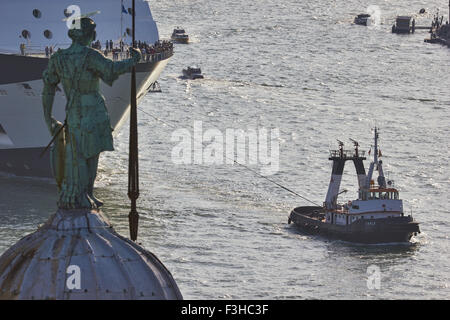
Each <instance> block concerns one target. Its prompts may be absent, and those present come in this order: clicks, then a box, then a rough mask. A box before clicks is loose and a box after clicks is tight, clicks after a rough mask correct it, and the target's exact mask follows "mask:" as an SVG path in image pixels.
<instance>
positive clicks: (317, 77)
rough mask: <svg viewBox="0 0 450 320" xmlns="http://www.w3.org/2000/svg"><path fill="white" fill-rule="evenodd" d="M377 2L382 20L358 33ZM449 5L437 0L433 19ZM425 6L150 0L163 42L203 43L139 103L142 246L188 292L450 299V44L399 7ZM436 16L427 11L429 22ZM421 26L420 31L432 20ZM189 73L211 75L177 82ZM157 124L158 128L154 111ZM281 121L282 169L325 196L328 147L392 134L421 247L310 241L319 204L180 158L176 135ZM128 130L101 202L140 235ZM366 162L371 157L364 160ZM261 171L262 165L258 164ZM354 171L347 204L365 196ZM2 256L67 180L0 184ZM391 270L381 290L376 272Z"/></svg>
mask: <svg viewBox="0 0 450 320" xmlns="http://www.w3.org/2000/svg"><path fill="white" fill-rule="evenodd" d="M369 5H378V6H379V9H380V10H381V14H380V16H381V23H380V24H378V25H375V26H371V27H362V26H355V25H351V22H352V21H353V18H354V16H355V15H357V14H358V13H363V12H365V11H366V8H368V7H369ZM445 6H446V3H445V1H442V0H432V1H429V2H428V3H427V7H426V8H427V11H429V12H434V9H435V8H437V7H440V8H441V12H447V11H446V10H447V9H446V7H445ZM422 7H423V4H422V3H421V2H420V1H406V0H399V1H393V0H389V1H362V0H361V1H355V0H351V1H346V2H343V1H323V0H320V1H314V2H310V3H299V2H297V1H293V0H291V1H278V2H277V1H266V0H261V1H251V2H242V1H228V0H225V1H217V0H211V1H203V0H197V1H180V0H178V1H152V12H153V16H154V18H155V20H156V21H157V23H158V26H159V29H160V34H161V37H162V38H168V37H169V36H170V34H171V32H172V30H173V28H174V27H175V26H177V25H181V26H182V27H184V28H185V29H186V31H187V32H188V33H189V35H190V36H191V38H192V43H191V44H189V45H175V52H176V53H175V56H174V57H173V58H172V60H171V61H170V63H169V65H168V66H167V68H166V69H165V71H164V72H163V75H162V76H161V78H160V83H161V87H162V89H163V93H162V94H148V95H147V96H146V97H145V99H144V101H143V102H142V103H141V105H140V109H141V110H140V111H139V114H138V116H139V128H140V129H139V130H140V141H139V143H140V146H141V148H140V169H141V196H140V198H139V211H140V213H141V225H140V234H139V236H140V241H141V242H142V244H143V245H144V246H145V247H146V248H147V249H149V250H150V251H152V252H154V253H155V254H156V255H157V256H158V257H159V258H160V259H161V260H162V261H163V262H164V264H165V265H166V266H167V267H168V268H169V270H170V271H171V272H172V274H173V276H174V278H175V279H176V281H177V283H178V285H179V287H180V289H181V291H182V293H183V295H184V297H185V298H187V299H230V298H234V299H305V298H308V299H309V298H318V299H329V298H337V299H380V298H387V299H404V298H407V299H408V298H410V299H419V298H425V299H435V298H447V299H448V298H450V289H449V285H450V284H449V280H450V269H449V255H448V252H449V249H450V247H449V241H448V234H449V231H450V224H449V222H448V218H449V217H448V209H447V208H448V207H447V205H448V194H449V192H450V187H449V181H450V174H449V171H448V170H447V168H448V159H449V158H450V151H449V150H450V148H449V147H450V142H449V141H450V140H449V139H448V138H449V127H448V119H449V116H450V114H449V106H450V95H449V93H450V92H449V88H448V66H449V61H450V51H449V49H448V48H445V47H441V46H439V45H429V44H425V43H424V42H423V39H424V38H425V37H428V34H427V33H426V32H424V31H418V32H416V33H415V34H412V35H407V36H400V35H393V34H391V31H390V30H391V25H392V23H393V19H394V18H395V16H396V15H397V14H412V13H415V12H418V11H419V10H420V8H422ZM430 17H431V15H429V16H428V17H426V18H417V19H416V24H417V25H424V24H428V23H429V21H430V19H431V18H430ZM422 21H423V22H424V23H421V22H422ZM191 64H197V65H199V66H200V67H201V68H202V71H203V73H204V75H205V79H204V80H200V81H198V80H197V81H186V80H182V79H180V78H179V76H180V75H181V70H182V69H183V68H184V67H186V66H188V65H191ZM150 115H152V116H156V117H158V118H160V119H161V120H162V121H164V122H165V123H163V122H161V121H156V120H155V119H154V118H153V117H152V116H150ZM194 121H203V128H204V130H206V129H211V128H215V129H218V130H220V131H221V132H225V130H226V129H227V128H236V129H243V130H246V129H247V128H258V127H266V128H279V129H280V138H279V139H278V142H279V144H280V163H279V171H278V173H277V174H275V175H272V176H270V178H271V179H274V180H276V181H278V182H280V183H282V184H284V185H286V186H288V187H289V188H291V189H293V190H296V191H297V192H299V193H300V194H302V195H303V196H306V197H307V198H309V199H311V200H313V201H315V202H318V203H322V201H323V200H324V197H325V193H326V190H327V186H328V182H329V175H330V173H331V172H330V171H331V166H330V164H331V163H330V161H329V160H328V159H327V156H328V153H327V152H328V149H329V148H335V147H336V139H340V140H342V141H344V142H345V143H346V144H347V148H351V142H350V141H349V140H348V139H349V138H353V139H356V140H358V141H359V142H360V144H361V150H366V151H367V150H369V148H370V144H372V137H373V136H372V133H371V131H370V129H371V128H372V127H373V126H374V125H378V126H379V127H380V128H381V139H380V143H381V149H382V153H383V158H382V159H383V160H384V163H385V171H388V172H389V177H390V178H391V179H394V180H395V183H396V186H397V187H398V188H399V190H400V192H401V193H400V195H401V197H402V198H403V199H404V206H405V211H406V212H407V213H408V214H409V213H410V212H411V211H412V213H413V215H414V217H415V219H417V220H418V221H419V222H421V226H420V227H421V231H422V233H421V234H420V235H419V236H418V237H416V238H415V239H414V241H413V243H412V244H411V245H389V246H362V245H354V244H349V243H345V242H342V241H334V240H333V241H330V240H327V239H324V238H321V237H316V236H310V235H305V234H303V233H301V232H299V231H298V230H296V229H295V228H294V227H293V226H292V225H288V224H287V217H288V215H289V212H290V210H291V209H292V208H293V207H296V206H300V205H307V204H308V203H306V202H305V201H303V200H302V199H300V198H296V197H294V196H292V195H291V194H289V193H287V192H286V191H285V190H282V189H280V188H279V187H277V186H275V185H273V184H271V183H269V182H267V181H265V180H263V179H261V178H258V177H257V176H255V174H253V173H251V172H249V171H248V170H245V169H243V168H240V167H239V166H236V165H235V166H231V165H214V166H207V165H175V164H173V162H172V158H171V152H172V149H173V147H174V146H175V145H176V144H177V142H172V141H171V135H172V133H173V132H174V128H177V129H180V128H185V129H187V130H189V131H190V132H193V123H194ZM127 143H128V128H127V127H124V128H122V130H121V132H120V133H119V135H118V137H116V140H115V146H116V151H115V152H113V153H105V154H103V155H102V159H101V165H100V166H101V167H100V174H99V178H98V182H97V194H98V195H99V197H100V198H101V199H103V200H104V201H105V203H106V206H105V208H104V211H105V213H106V215H107V216H108V217H109V218H110V220H111V221H112V223H113V224H114V226H115V228H116V230H117V231H119V232H120V233H121V234H124V235H127V236H128V221H127V215H128V210H129V209H128V199H127V196H126V193H127V190H126V188H127ZM367 165H368V163H367V162H366V166H367ZM251 167H252V168H253V169H255V170H258V171H259V168H260V167H258V166H251ZM356 181H357V180H356V177H355V175H354V169H353V167H351V166H348V167H347V168H346V170H345V172H344V179H343V182H342V188H343V189H348V190H349V192H348V193H347V194H346V195H343V196H342V197H341V199H342V200H346V199H353V198H355V197H356V191H357V190H356V184H357V182H356ZM0 190H1V193H0V215H1V221H2V224H1V225H0V239H1V240H0V253H2V252H4V250H6V248H7V247H9V246H10V245H12V244H13V243H15V242H16V241H17V240H18V239H19V238H21V237H22V236H24V235H25V234H27V233H29V232H32V231H33V230H35V229H36V227H37V225H38V224H41V223H43V222H45V220H46V219H47V217H48V216H49V215H50V214H51V213H52V212H53V211H54V206H55V201H56V196H55V185H54V184H52V183H50V182H48V181H42V180H35V179H25V178H14V177H1V178H0ZM371 265H376V266H378V267H379V268H380V271H381V287H380V289H378V290H377V289H375V290H371V289H368V286H367V279H368V274H367V268H368V266H371Z"/></svg>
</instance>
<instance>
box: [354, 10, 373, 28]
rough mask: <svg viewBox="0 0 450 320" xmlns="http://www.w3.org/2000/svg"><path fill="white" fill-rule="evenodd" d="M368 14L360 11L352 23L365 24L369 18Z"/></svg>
mask: <svg viewBox="0 0 450 320" xmlns="http://www.w3.org/2000/svg"><path fill="white" fill-rule="evenodd" d="M369 18H370V14H367V13H362V14H358V15H357V16H356V17H355V20H354V21H353V23H354V24H359V25H361V26H367V20H369Z"/></svg>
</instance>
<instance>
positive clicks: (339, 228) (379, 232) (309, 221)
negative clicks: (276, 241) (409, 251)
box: [289, 206, 420, 244]
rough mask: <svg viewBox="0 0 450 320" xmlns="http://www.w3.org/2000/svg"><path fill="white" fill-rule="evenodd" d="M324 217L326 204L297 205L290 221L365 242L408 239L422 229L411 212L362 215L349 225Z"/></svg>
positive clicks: (320, 232) (315, 229)
mask: <svg viewBox="0 0 450 320" xmlns="http://www.w3.org/2000/svg"><path fill="white" fill-rule="evenodd" d="M324 217H325V211H324V208H323V207H312V206H310V207H298V208H295V209H294V210H292V212H291V214H290V216H289V223H291V222H293V223H294V224H295V226H297V227H298V228H300V229H302V230H305V231H307V232H310V233H317V234H321V235H324V236H327V237H330V238H336V239H341V240H344V241H349V242H356V243H365V244H377V243H392V242H408V241H409V240H410V239H411V237H412V236H413V235H414V234H416V233H420V230H419V224H418V223H417V222H415V221H414V220H413V219H412V217H411V216H407V217H391V218H381V219H360V220H357V221H355V222H353V223H351V224H349V225H336V224H330V223H326V222H324V220H322V219H324Z"/></svg>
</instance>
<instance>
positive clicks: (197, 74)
mask: <svg viewBox="0 0 450 320" xmlns="http://www.w3.org/2000/svg"><path fill="white" fill-rule="evenodd" d="M183 76H184V77H186V78H188V79H191V80H195V79H203V75H202V70H201V69H200V68H198V67H187V68H186V69H183Z"/></svg>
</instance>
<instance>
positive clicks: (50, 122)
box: [47, 117, 63, 136]
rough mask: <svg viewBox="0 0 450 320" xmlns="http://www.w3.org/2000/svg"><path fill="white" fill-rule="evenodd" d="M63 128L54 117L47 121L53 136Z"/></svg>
mask: <svg viewBox="0 0 450 320" xmlns="http://www.w3.org/2000/svg"><path fill="white" fill-rule="evenodd" d="M62 126H63V124H62V123H61V122H59V121H58V120H56V119H55V118H53V117H52V118H50V119H49V120H47V127H48V130H49V131H50V134H51V135H52V136H54V135H55V134H56V133H57V132H58V131H59V130H60V128H61V127H62Z"/></svg>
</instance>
